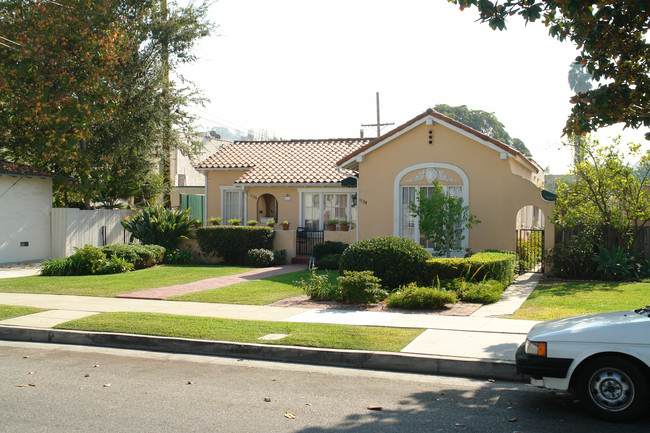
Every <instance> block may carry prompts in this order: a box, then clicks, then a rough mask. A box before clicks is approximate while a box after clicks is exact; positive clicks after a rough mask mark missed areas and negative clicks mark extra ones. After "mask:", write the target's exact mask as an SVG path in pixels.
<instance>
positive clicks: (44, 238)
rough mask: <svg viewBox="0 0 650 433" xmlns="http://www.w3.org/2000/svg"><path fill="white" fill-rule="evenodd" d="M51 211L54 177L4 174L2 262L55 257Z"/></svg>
mask: <svg viewBox="0 0 650 433" xmlns="http://www.w3.org/2000/svg"><path fill="white" fill-rule="evenodd" d="M51 211H52V179H50V178H38V177H24V176H8V175H0V263H16V262H27V261H39V260H43V259H47V258H49V257H50V256H51V238H50V214H51ZM21 243H23V245H26V246H21ZM25 243H26V244H25Z"/></svg>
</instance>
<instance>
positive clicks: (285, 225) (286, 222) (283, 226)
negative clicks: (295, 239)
mask: <svg viewBox="0 0 650 433" xmlns="http://www.w3.org/2000/svg"><path fill="white" fill-rule="evenodd" d="M290 225H291V223H290V222H289V221H282V230H289V226H290Z"/></svg>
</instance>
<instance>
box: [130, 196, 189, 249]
mask: <svg viewBox="0 0 650 433" xmlns="http://www.w3.org/2000/svg"><path fill="white" fill-rule="evenodd" d="M199 222H200V221H199V220H198V219H196V218H194V217H192V216H190V215H189V209H187V210H184V211H182V210H170V209H165V208H163V207H162V206H152V207H148V208H146V209H143V210H141V211H140V212H138V213H137V214H136V215H135V216H133V217H126V218H125V219H124V220H123V221H122V226H123V227H124V228H125V229H126V230H127V231H128V232H130V233H131V241H133V239H134V238H135V239H138V240H139V241H140V242H142V243H143V244H145V245H149V244H154V245H160V246H163V247H165V249H166V250H167V251H172V250H173V249H174V248H175V247H176V243H177V242H178V241H179V240H180V239H187V238H188V236H187V235H189V234H190V232H191V231H192V227H194V226H195V224H198V223H199Z"/></svg>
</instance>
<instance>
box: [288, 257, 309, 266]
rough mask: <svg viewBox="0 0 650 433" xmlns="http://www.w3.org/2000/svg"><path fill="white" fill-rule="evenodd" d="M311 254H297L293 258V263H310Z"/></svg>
mask: <svg viewBox="0 0 650 433" xmlns="http://www.w3.org/2000/svg"><path fill="white" fill-rule="evenodd" d="M309 259H311V256H296V257H294V258H292V259H291V264H292V265H308V264H309Z"/></svg>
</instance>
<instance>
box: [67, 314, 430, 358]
mask: <svg viewBox="0 0 650 433" xmlns="http://www.w3.org/2000/svg"><path fill="white" fill-rule="evenodd" d="M56 328H57V329H74V330H83V331H95V332H119V333H127V334H139V335H158V336H165V337H177V338H195V339H201V340H221V341H236V342H241V343H264V344H281V345H291V346H305V347H324V348H333V349H350V350H371V351H383V352H399V351H400V350H402V349H403V348H404V347H406V345H407V344H409V343H410V342H411V341H413V339H415V338H416V337H417V336H418V335H420V334H421V333H422V332H423V331H424V330H423V329H404V328H384V327H374V326H348V325H328V324H320V323H291V322H267V321H257V320H232V319H216V318H209V317H194V316H180V315H171V314H153V313H102V314H96V315H93V316H89V317H85V318H83V319H78V320H73V321H70V322H66V323H62V324H60V325H57V326H56ZM268 334H287V335H288V336H287V337H284V338H281V339H279V340H260V339H259V338H260V337H263V336H265V335H268Z"/></svg>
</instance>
